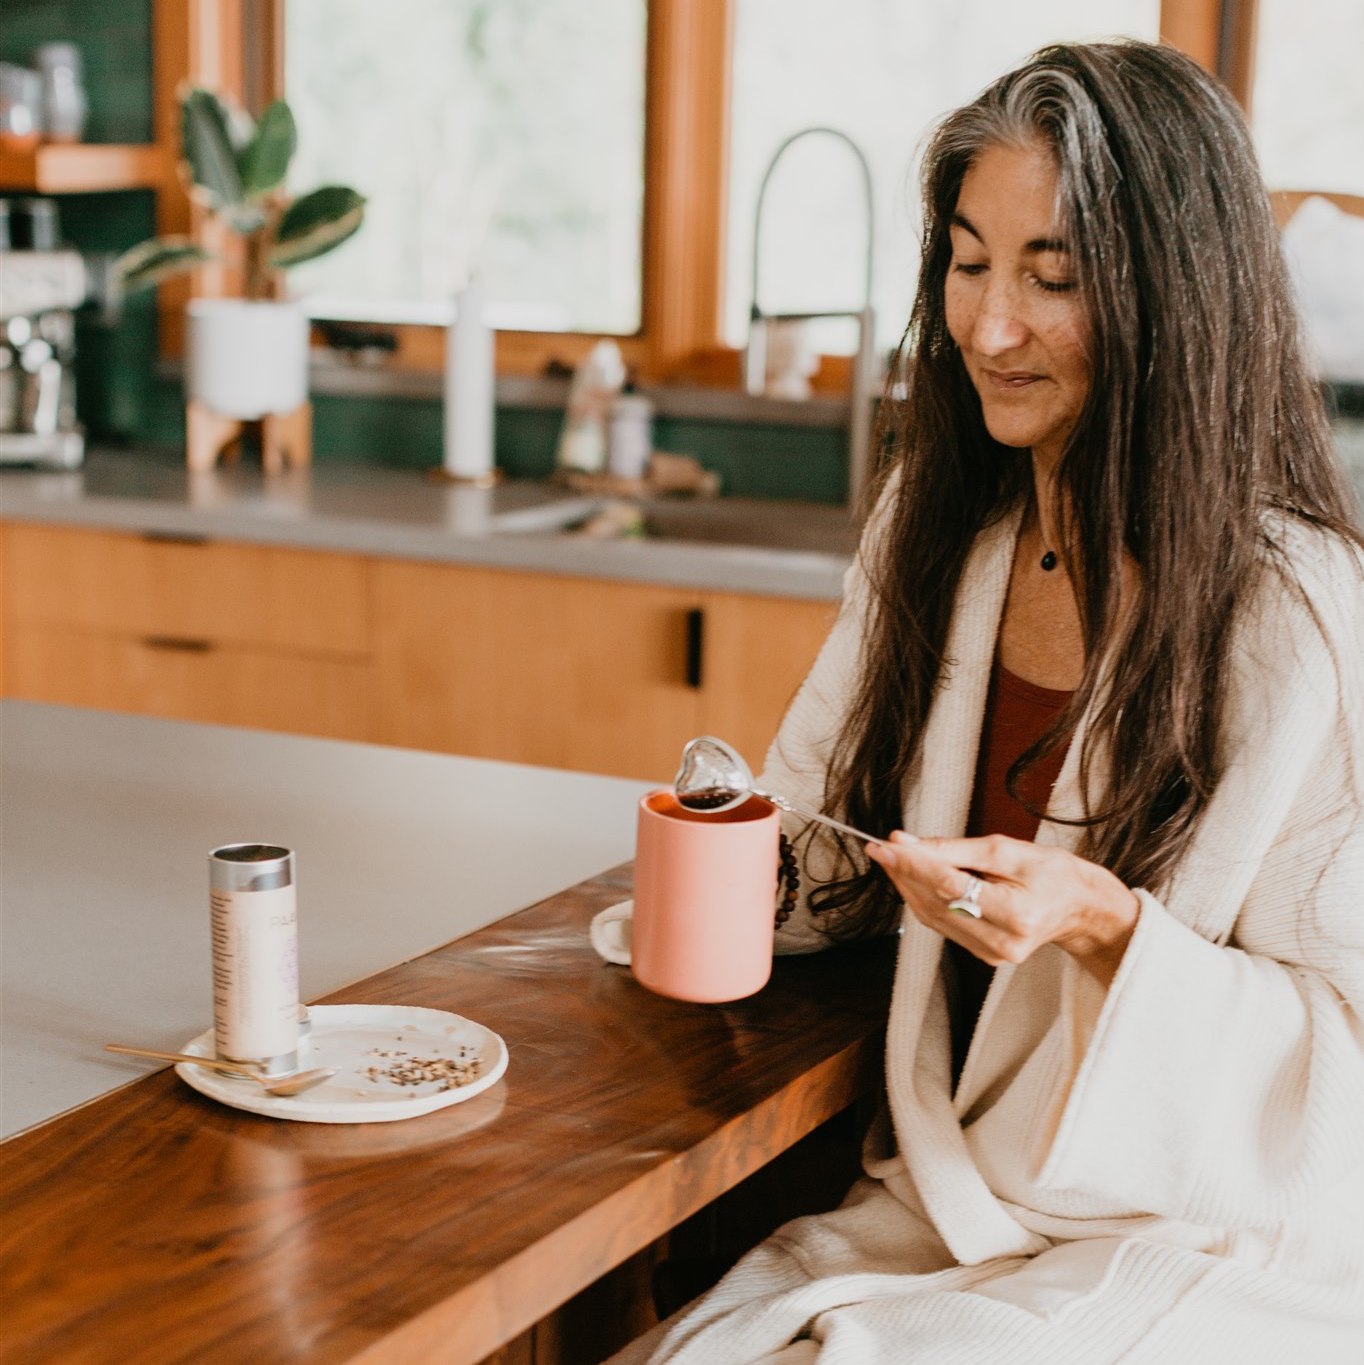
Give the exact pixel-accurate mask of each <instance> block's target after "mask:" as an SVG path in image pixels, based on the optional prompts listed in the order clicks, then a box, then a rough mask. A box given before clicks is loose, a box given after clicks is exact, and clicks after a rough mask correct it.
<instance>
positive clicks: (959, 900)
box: [947, 872, 985, 919]
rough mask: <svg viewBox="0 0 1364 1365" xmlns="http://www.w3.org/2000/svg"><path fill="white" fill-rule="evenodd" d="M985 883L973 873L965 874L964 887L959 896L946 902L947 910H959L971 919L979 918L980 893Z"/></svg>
mask: <svg viewBox="0 0 1364 1365" xmlns="http://www.w3.org/2000/svg"><path fill="white" fill-rule="evenodd" d="M984 887H985V883H984V882H983V881H981V879H980V878H979V877H977V876H976V875H975V874H974V873H971V872H968V873H967V874H966V888H965V890H963V891H962V893H961V895H960V896H956V897H954V898H953V899H952V900H950V901H948V902H947V908H948V909H949V910H960V911H961V913H962V914H963V915H970V916H971V918H972V919H979V918H980V893H981V891H982V890H983V889H984Z"/></svg>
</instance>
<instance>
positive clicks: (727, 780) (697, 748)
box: [673, 735, 891, 848]
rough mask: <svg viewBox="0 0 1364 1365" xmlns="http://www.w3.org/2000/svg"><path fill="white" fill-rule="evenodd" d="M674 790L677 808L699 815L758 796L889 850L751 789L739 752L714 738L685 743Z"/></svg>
mask: <svg viewBox="0 0 1364 1365" xmlns="http://www.w3.org/2000/svg"><path fill="white" fill-rule="evenodd" d="M673 790H674V792H676V794H677V803H678V805H680V806H682V807H683V808H684V809H686V810H694V811H701V812H713V811H722V810H732V809H733V808H734V807H735V806H737V805H739V804H741V803H742V802H744V801H746V800H747V799H748V798H749V797H750V796H760V797H762V799H763V800H764V801H770V802H771V803H772V804H773V805H774V806H776V807H777V808H778V809H779V810H784V811H789V812H790V813H791V814H792V815H799V816H800V817H801V818H802V819H804V820H815V821H818V823H819V824H821V825H828V826H829V827H830V828H831V829H836V830H839V831H841V832H842V833H843V834H851V835H852V836H853V838H855V839H861V840H862V841H863V842H864V843H868V844H880V845H881V846H882V847H883V848H889V847H891V845H890V844H888V843H887V842H886V840H884V839H878V838H877V837H876V836H875V835H874V834H867V833H865V832H864V831H863V830H860V829H854V828H853V826H852V825H845V824H844V823H843V822H842V821H841V820H835V819H834V818H833V816H832V815H825V814H823V813H822V812H821V811H815V810H807V809H806V808H805V807H804V806H798V805H797V804H796V803H795V802H794V801H791V800H789V799H788V798H787V797H785V796H778V795H777V794H776V792H769V791H761V790H760V789H759V788H758V787H756V786H754V785H753V773H752V771H751V770H750V769H749V766H748V764H747V763H745V762H744V760H743V758H742V757H741V756H740V754H739V751H738V750H737V749H735V748H734V747H733V746H732V745H730V744H726V743H725V741H724V740H722V739H716V738H715V736H714V735H700V736H698V737H697V738H696V739H693V740H689V741H688V742H687V746H686V748H684V749H683V750H682V764H681V766H680V767H679V768H678V770H677V776H676V777H675V778H674V779H673Z"/></svg>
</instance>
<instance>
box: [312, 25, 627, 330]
mask: <svg viewBox="0 0 1364 1365" xmlns="http://www.w3.org/2000/svg"><path fill="white" fill-rule="evenodd" d="M399 11H401V12H400V13H399ZM645 11H646V4H645V0H593V3H592V4H590V5H584V4H579V3H575V2H574V0H402V4H401V5H400V6H394V5H385V4H375V3H374V0H288V6H287V18H286V24H287V28H286V47H285V51H286V63H287V71H286V87H287V92H288V97H289V102H290V104H291V106H292V107H293V110H294V113H295V116H296V117H297V120H298V124H299V150H298V155H297V157H296V158H295V163H294V167H293V168H292V170H291V172H290V183H291V185H292V186H293V187H294V188H296V189H298V190H306V189H310V188H312V187H313V186H315V185H318V184H322V183H341V184H350V185H353V186H355V188H356V189H358V190H360V191H361V193H363V194H364V195H366V196H367V198H368V199H369V207H368V209H367V213H366V220H365V225H364V227H363V228H362V229H361V231H360V232H359V233H358V234H357V235H356V236H355V237H354V238H352V240H351V241H350V242H348V243H347V244H346V245H345V246H343V247H341V248H339V249H338V250H337V251H336V252H335V253H334V254H332V255H331V256H327V257H324V258H322V259H321V260H319V261H317V262H314V263H310V264H308V265H304V266H300V267H298V269H297V270H294V271H292V272H291V286H292V287H293V288H294V289H295V290H296V291H297V292H298V293H300V294H304V295H306V296H307V297H308V299H309V303H310V306H311V307H312V309H313V311H314V312H318V313H320V312H323V311H324V310H329V311H331V312H333V313H336V314H338V315H342V316H359V317H372V318H376V319H385V320H393V321H397V320H403V319H412V320H420V319H421V318H423V317H431V318H433V319H443V317H444V312H443V309H444V305H445V301H446V300H447V299H448V297H449V294H450V292H451V289H452V287H455V286H457V285H458V283H459V282H460V281H461V280H462V279H463V277H464V274H465V270H466V268H467V267H468V266H469V265H472V266H473V268H474V269H476V270H477V271H478V273H479V275H480V276H481V278H482V279H483V281H484V283H485V285H486V288H487V291H488V294H489V297H490V298H491V299H492V300H493V301H494V306H493V307H492V308H491V309H490V312H491V313H492V320H493V321H494V322H495V323H496V324H497V325H498V326H502V327H512V328H516V327H519V328H525V329H530V330H543V331H585V332H607V333H618V334H628V333H631V332H634V331H636V330H637V329H638V327H639V318H640V252H641V225H642V218H643V202H644V179H643V176H644V170H643V167H644V38H645Z"/></svg>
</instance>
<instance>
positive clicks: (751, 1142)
mask: <svg viewBox="0 0 1364 1365" xmlns="http://www.w3.org/2000/svg"><path fill="white" fill-rule="evenodd" d="M883 1048H884V1034H883V1033H882V1032H881V1031H879V1030H878V1031H876V1032H874V1033H872V1034H869V1035H868V1036H867V1037H865V1038H862V1039H859V1040H858V1041H857V1042H855V1043H852V1044H849V1045H848V1046H847V1047H845V1048H843V1049H842V1051H840V1052H837V1053H835V1054H834V1055H833V1056H831V1057H828V1058H826V1059H825V1060H824V1061H823V1062H821V1063H820V1064H819V1065H818V1066H816V1067H813V1068H811V1070H810V1071H808V1072H807V1073H806V1074H805V1075H804V1076H802V1077H801V1078H800V1079H799V1080H798V1081H794V1082H792V1083H791V1084H790V1085H788V1086H786V1087H785V1088H784V1089H783V1090H781V1091H779V1092H777V1093H776V1094H775V1095H773V1096H772V1097H771V1098H770V1099H769V1100H768V1101H766V1102H765V1103H764V1104H762V1105H760V1106H759V1107H758V1108H756V1109H752V1110H750V1111H748V1112H747V1113H745V1114H743V1115H741V1116H739V1117H738V1118H736V1119H733V1120H731V1121H730V1122H729V1123H728V1124H726V1125H725V1126H724V1127H723V1128H721V1129H719V1130H717V1131H716V1132H715V1133H714V1134H713V1135H712V1136H711V1137H709V1138H707V1139H706V1140H705V1141H704V1142H702V1143H700V1144H698V1145H697V1146H696V1147H694V1148H692V1149H691V1150H690V1151H687V1152H681V1153H678V1154H676V1155H675V1156H674V1158H673V1159H672V1160H671V1161H667V1162H660V1163H659V1164H658V1165H656V1166H654V1167H653V1168H652V1169H651V1170H650V1171H648V1172H647V1173H646V1174H644V1175H642V1176H641V1177H640V1178H639V1179H638V1180H636V1181H634V1182H633V1183H632V1184H630V1185H628V1186H626V1187H625V1188H624V1189H622V1190H619V1191H618V1192H617V1193H616V1194H614V1195H613V1196H611V1197H610V1198H608V1199H606V1200H604V1201H603V1202H602V1203H600V1204H598V1205H596V1206H595V1207H594V1208H592V1209H591V1210H589V1211H588V1212H586V1213H584V1214H582V1215H581V1216H579V1217H578V1218H576V1219H574V1220H573V1221H572V1222H570V1223H566V1224H564V1225H563V1226H562V1227H560V1228H558V1229H556V1231H555V1232H554V1233H553V1234H551V1235H550V1236H548V1237H546V1238H543V1239H542V1240H541V1241H539V1242H537V1243H536V1244H535V1245H534V1246H532V1247H528V1248H527V1249H526V1250H525V1251H524V1252H523V1253H521V1254H520V1255H519V1256H516V1257H514V1258H513V1259H512V1260H510V1261H508V1262H507V1263H506V1264H504V1265H503V1266H501V1267H500V1268H499V1269H498V1270H497V1271H496V1272H495V1273H493V1274H492V1275H488V1276H486V1277H484V1278H483V1279H482V1280H480V1281H479V1282H478V1283H477V1284H474V1285H470V1286H468V1287H467V1288H465V1289H463V1290H461V1291H459V1292H457V1293H455V1294H452V1295H451V1296H450V1297H449V1298H448V1299H446V1300H445V1301H444V1302H442V1303H440V1304H438V1305H436V1306H435V1307H433V1308H429V1309H427V1310H426V1311H425V1312H424V1313H422V1314H420V1315H419V1316H417V1317H415V1318H412V1319H411V1320H410V1321H408V1322H407V1323H405V1324H404V1325H403V1326H402V1327H401V1328H399V1329H398V1330H397V1331H396V1332H392V1333H390V1334H389V1335H387V1336H385V1337H384V1338H383V1339H382V1340H380V1341H375V1342H373V1343H371V1344H370V1345H369V1346H368V1347H366V1348H365V1349H364V1350H362V1351H361V1352H360V1353H359V1354H358V1355H355V1356H353V1357H351V1359H352V1361H354V1362H356V1365H405V1363H406V1362H413V1365H417V1362H424V1361H429V1360H433V1359H437V1358H439V1359H440V1360H441V1361H443V1362H445V1365H477V1363H478V1362H480V1361H482V1360H484V1359H485V1358H486V1357H487V1356H489V1355H491V1354H492V1353H493V1352H494V1351H496V1350H498V1348H499V1347H501V1346H504V1345H506V1344H507V1343H508V1342H510V1341H512V1340H513V1339H514V1338H515V1337H516V1336H518V1335H519V1334H520V1333H522V1332H524V1331H526V1330H527V1329H528V1328H530V1327H532V1326H533V1325H534V1324H535V1323H536V1322H538V1321H540V1320H541V1319H543V1318H544V1317H545V1316H547V1315H548V1314H549V1313H551V1312H553V1311H554V1310H555V1309H557V1308H558V1307H560V1306H561V1305H562V1304H564V1303H565V1302H567V1301H568V1300H569V1299H570V1298H572V1296H573V1295H574V1294H576V1293H578V1292H579V1291H581V1290H583V1289H585V1288H587V1287H588V1286H589V1285H590V1284H592V1283H593V1282H594V1281H595V1280H597V1279H598V1278H600V1277H601V1276H602V1275H604V1274H606V1273H607V1272H608V1271H610V1270H613V1269H614V1268H615V1267H616V1266H618V1265H620V1264H621V1263H622V1262H623V1261H625V1260H626V1259H627V1258H628V1257H630V1256H632V1255H633V1254H634V1253H636V1252H638V1251H641V1250H643V1249H644V1248H645V1247H647V1246H648V1245H649V1244H650V1243H652V1242H654V1241H655V1240H657V1239H658V1238H659V1237H661V1236H663V1235H664V1234H665V1233H667V1232H669V1231H670V1230H671V1229H673V1228H674V1227H676V1226H677V1225H678V1224H679V1223H680V1222H682V1220H683V1219H685V1218H687V1217H689V1216H690V1215H692V1214H693V1213H696V1212H697V1211H698V1210H700V1209H702V1208H704V1207H705V1206H706V1205H707V1204H709V1203H711V1202H712V1201H713V1200H715V1199H717V1198H719V1197H720V1196H721V1195H723V1194H725V1193H727V1192H728V1191H729V1190H731V1189H733V1188H734V1187H735V1186H736V1185H737V1184H738V1183H739V1182H740V1181H741V1180H743V1179H744V1178H745V1177H747V1176H749V1175H751V1174H753V1172H754V1171H756V1170H758V1169H759V1168H760V1167H762V1166H764V1165H766V1164H767V1163H768V1162H769V1161H771V1160H773V1159H774V1158H775V1157H777V1156H779V1155H780V1154H781V1153H783V1152H785V1151H786V1150H787V1149H788V1148H790V1147H791V1146H793V1145H794V1144H795V1143H796V1142H798V1141H799V1140H800V1139H801V1138H803V1137H805V1136H806V1135H807V1134H808V1133H810V1132H812V1131H813V1130H814V1129H815V1128H817V1127H818V1126H819V1125H820V1124H821V1123H824V1122H825V1121H827V1120H828V1119H830V1118H832V1117H834V1115H836V1114H839V1113H841V1112H842V1111H843V1110H844V1109H846V1108H847V1107H848V1106H849V1105H851V1104H853V1103H855V1102H856V1101H857V1100H859V1099H862V1098H864V1097H866V1096H867V1095H869V1094H871V1093H872V1091H873V1090H874V1089H875V1088H876V1087H877V1086H879V1085H880V1083H881V1074H882V1057H883ZM551 1300H552V1302H551Z"/></svg>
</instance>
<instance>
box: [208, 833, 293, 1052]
mask: <svg viewBox="0 0 1364 1365" xmlns="http://www.w3.org/2000/svg"><path fill="white" fill-rule="evenodd" d="M208 876H209V907H210V915H211V937H212V941H213V1031H214V1039H215V1046H216V1050H217V1053H218V1056H219V1057H222V1058H225V1059H228V1060H231V1061H234V1062H250V1063H252V1064H253V1065H255V1066H258V1067H259V1068H260V1070H261V1071H262V1073H263V1074H265V1075H267V1076H275V1075H279V1074H281V1073H282V1072H287V1071H294V1070H297V1068H298V1037H299V1003H298V911H297V905H296V902H295V894H294V855H293V852H292V850H290V849H287V848H281V847H279V846H278V845H276V844H227V845H225V846H224V847H222V848H216V849H214V850H213V852H212V853H210V854H209V858H208Z"/></svg>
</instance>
